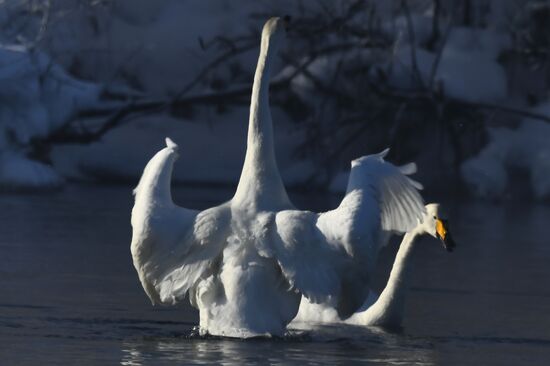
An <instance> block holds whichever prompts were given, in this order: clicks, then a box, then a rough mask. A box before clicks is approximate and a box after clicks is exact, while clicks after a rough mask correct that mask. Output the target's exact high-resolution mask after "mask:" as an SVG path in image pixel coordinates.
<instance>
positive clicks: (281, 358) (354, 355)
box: [120, 326, 435, 365]
mask: <svg viewBox="0 0 550 366" xmlns="http://www.w3.org/2000/svg"><path fill="white" fill-rule="evenodd" d="M321 328H326V329H321ZM321 328H317V329H315V330H314V331H311V332H310V333H307V334H304V333H303V332H300V333H297V334H294V335H290V336H288V337H285V338H283V339H254V340H247V341H242V340H236V339H221V338H210V339H204V338H201V337H192V338H184V339H174V338H173V339H162V340H147V341H145V340H143V341H132V342H124V343H123V346H122V350H123V356H122V360H121V362H120V364H121V365H158V364H167V365H168V364H181V363H184V362H186V361H187V362H188V361H190V360H191V359H192V361H193V363H195V364H205V365H206V364H207V365H210V364H215V363H218V362H219V363H223V364H224V365H255V364H264V363H269V364H275V365H278V364H279V365H289V364H290V365H303V364H307V363H318V364H319V363H324V364H335V363H341V362H342V361H344V360H345V362H346V364H353V363H360V364H365V363H367V364H379V363H381V364H395V365H400V364H401V365H412V364H414V365H433V364H435V360H434V357H433V350H432V348H433V347H432V345H431V344H430V343H429V342H425V341H414V340H411V339H409V338H408V337H402V336H395V335H392V334H389V333H384V332H382V331H378V332H374V331H372V330H367V329H360V328H357V327H351V326H343V327H321ZM354 328H355V329H354ZM388 355H391V357H388Z"/></svg>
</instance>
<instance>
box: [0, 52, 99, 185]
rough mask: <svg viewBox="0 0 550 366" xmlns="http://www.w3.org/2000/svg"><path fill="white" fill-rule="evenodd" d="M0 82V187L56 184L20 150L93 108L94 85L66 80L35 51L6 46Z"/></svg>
mask: <svg viewBox="0 0 550 366" xmlns="http://www.w3.org/2000/svg"><path fill="white" fill-rule="evenodd" d="M0 81H1V82H0V186H3V187H10V188H16V187H21V188H34V187H40V186H46V187H50V186H57V185H59V184H61V182H62V181H63V179H62V178H61V177H60V176H59V175H58V174H57V173H56V172H55V170H54V169H52V168H51V167H50V166H48V165H45V164H43V163H41V162H38V161H33V160H30V159H28V158H27V157H26V156H25V153H26V151H25V149H24V147H25V146H26V145H28V144H29V142H30V141H31V139H33V138H36V137H45V136H47V135H48V134H49V133H50V132H51V131H53V130H55V129H56V128H58V127H60V126H62V125H63V124H64V123H65V122H66V121H67V120H69V119H70V118H71V117H72V116H74V115H75V114H76V113H77V112H78V111H79V110H81V109H83V108H87V107H91V106H92V105H94V104H96V103H97V101H98V98H99V94H100V91H101V89H100V87H99V86H97V85H95V84H92V83H87V82H83V81H80V80H76V79H74V78H72V77H71V76H69V75H68V74H67V73H66V72H65V71H64V70H63V69H62V68H61V67H60V66H59V65H57V64H56V63H54V62H53V61H52V60H51V59H50V58H49V57H48V56H46V55H45V54H43V53H41V52H38V51H32V50H29V49H26V48H24V47H21V46H11V45H0Z"/></svg>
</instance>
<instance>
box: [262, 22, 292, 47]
mask: <svg viewBox="0 0 550 366" xmlns="http://www.w3.org/2000/svg"><path fill="white" fill-rule="evenodd" d="M289 21H290V17H288V16H285V17H283V18H279V17H273V18H270V19H269V20H268V21H267V22H266V23H265V25H264V28H263V29H262V48H263V49H265V50H266V51H267V49H268V48H269V49H270V50H277V49H278V48H279V47H280V46H281V44H282V43H283V42H284V39H285V35H286V30H287V28H288V24H289Z"/></svg>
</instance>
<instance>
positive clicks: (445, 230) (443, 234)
mask: <svg viewBox="0 0 550 366" xmlns="http://www.w3.org/2000/svg"><path fill="white" fill-rule="evenodd" d="M435 232H436V235H437V237H438V238H439V240H441V242H442V243H443V247H444V248H445V249H446V250H447V251H448V252H452V251H453V249H454V248H455V242H454V240H453V238H452V237H451V233H450V232H449V223H448V222H447V220H441V219H436V220H435Z"/></svg>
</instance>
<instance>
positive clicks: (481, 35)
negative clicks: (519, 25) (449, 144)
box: [386, 27, 509, 102]
mask: <svg viewBox="0 0 550 366" xmlns="http://www.w3.org/2000/svg"><path fill="white" fill-rule="evenodd" d="M403 41H404V42H403V43H402V44H401V45H399V46H398V47H396V50H395V55H394V59H393V61H392V62H391V63H390V64H389V65H387V67H386V70H387V74H388V75H389V82H390V84H391V85H393V86H396V87H399V88H403V89H413V88H415V87H416V86H417V82H418V81H417V80H416V79H415V75H414V73H413V64H414V63H413V52H412V50H411V47H412V46H411V45H409V44H408V43H406V42H405V41H406V40H403ZM508 45H509V41H508V39H507V38H506V37H504V36H503V35H502V34H499V33H496V32H494V31H491V30H487V29H472V28H465V27H455V28H453V29H452V30H451V32H450V34H449V38H448V40H447V43H446V44H445V48H444V49H443V52H442V54H441V59H440V60H439V64H438V65H437V69H436V70H435V74H434V81H436V82H438V83H441V84H442V86H443V91H444V93H445V95H447V96H449V97H452V98H456V99H459V100H463V101H470V102H492V101H496V100H502V99H504V98H506V96H507V78H506V72H505V70H504V68H503V66H502V65H500V64H499V63H498V62H497V57H498V56H499V54H500V52H501V51H502V50H503V49H504V48H505V47H507V46H508ZM414 53H415V59H416V65H417V68H418V72H419V74H420V77H421V79H422V82H423V83H424V85H428V84H429V82H430V78H431V76H432V73H433V71H434V65H435V63H436V59H437V56H436V53H435V52H431V51H428V50H426V49H423V48H420V47H418V46H415V50H414Z"/></svg>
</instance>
